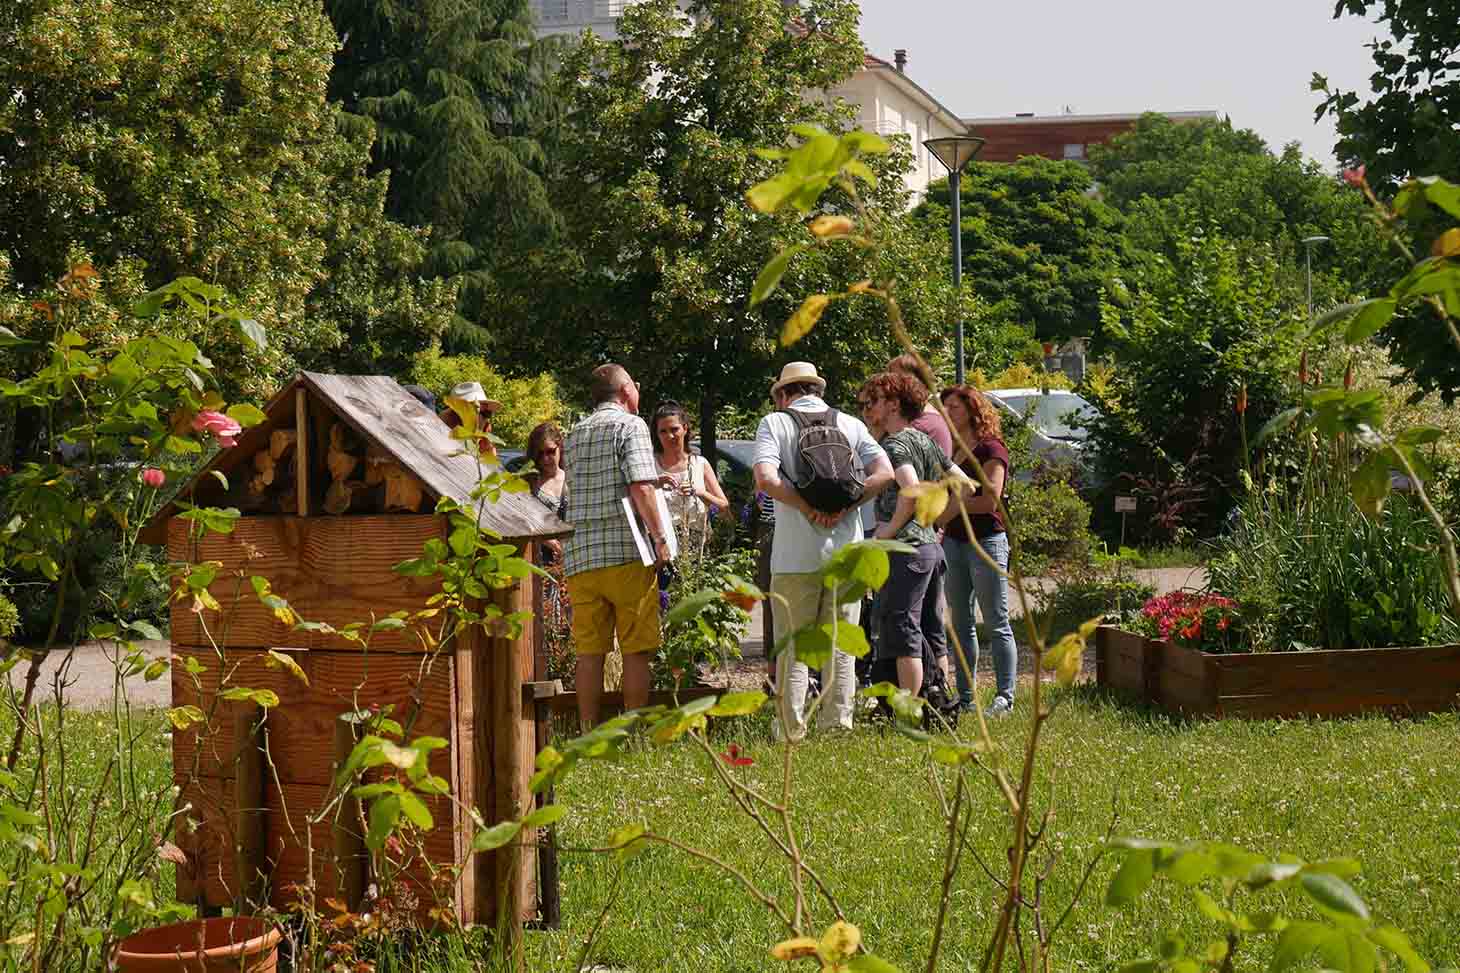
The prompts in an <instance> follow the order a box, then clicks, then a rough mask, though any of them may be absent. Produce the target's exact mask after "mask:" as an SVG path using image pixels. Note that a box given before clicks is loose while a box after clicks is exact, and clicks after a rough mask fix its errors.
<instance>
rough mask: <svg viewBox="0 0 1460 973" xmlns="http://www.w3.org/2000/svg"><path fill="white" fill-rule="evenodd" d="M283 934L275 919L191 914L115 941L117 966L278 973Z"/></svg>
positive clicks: (179, 972)
mask: <svg viewBox="0 0 1460 973" xmlns="http://www.w3.org/2000/svg"><path fill="white" fill-rule="evenodd" d="M280 938H281V936H280V934H279V930H278V929H276V928H274V926H273V924H272V923H270V922H269V921H268V920H266V919H260V918H257V917H255V916H238V917H233V916H221V917H218V918H215V919H193V920H191V921H190V922H179V923H175V924H174V925H171V926H159V927H158V928H156V929H145V930H143V931H142V932H139V933H134V934H133V935H131V936H128V937H127V938H126V939H123V940H122V941H121V942H120V943H118V944H117V951H116V957H115V960H116V969H117V970H120V971H122V973H215V971H216V973H225V971H228V973H240V971H242V973H274V971H275V970H276V969H277V968H278V964H279V939H280ZM200 941H201V946H202V948H201V949H199V945H200Z"/></svg>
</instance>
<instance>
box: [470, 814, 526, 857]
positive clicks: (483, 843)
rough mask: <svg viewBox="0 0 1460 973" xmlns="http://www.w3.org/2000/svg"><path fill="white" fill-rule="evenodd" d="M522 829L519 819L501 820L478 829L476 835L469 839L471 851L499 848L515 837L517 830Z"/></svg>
mask: <svg viewBox="0 0 1460 973" xmlns="http://www.w3.org/2000/svg"><path fill="white" fill-rule="evenodd" d="M521 830H522V822H520V821H503V822H501V823H500V824H494V825H492V826H491V827H490V828H487V829H486V830H484V831H478V832H477V833H476V837H474V838H472V840H471V850H472V851H492V850H493V849H495V848H501V847H502V846H503V845H505V844H507V843H508V842H510V841H511V840H512V839H513V838H515V837H517V832H518V831H521Z"/></svg>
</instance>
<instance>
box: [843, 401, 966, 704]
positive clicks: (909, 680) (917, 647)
mask: <svg viewBox="0 0 1460 973" xmlns="http://www.w3.org/2000/svg"><path fill="white" fill-rule="evenodd" d="M927 401H928V390H927V388H926V387H924V386H923V384H922V382H919V381H918V380H917V379H915V378H913V377H911V376H909V375H903V374H901V373H898V372H882V373H880V374H878V375H873V376H872V377H871V378H869V379H868V380H867V382H866V384H864V385H863V386H862V388H861V390H860V391H859V392H858V393H857V404H858V405H859V406H861V409H862V419H863V420H864V421H865V422H866V423H867V427H868V428H869V429H871V430H872V435H874V436H876V437H877V438H878V445H879V446H881V447H882V449H883V450H884V451H885V452H886V453H887V459H888V460H889V461H890V462H891V463H892V472H893V476H894V479H895V481H896V484H897V489H895V490H884V491H883V492H882V493H880V494H878V495H877V499H876V513H877V537H879V538H882V539H884V540H898V541H902V542H903V543H904V544H908V545H910V546H911V547H912V549H913V550H912V553H910V554H904V553H894V554H891V555H889V556H888V561H889V562H890V570H889V572H888V575H887V581H886V583H885V584H883V586H882V589H881V591H879V592H878V593H877V605H878V610H879V611H878V614H879V622H880V630H881V639H880V642H879V645H878V648H877V655H878V658H879V659H882V658H892V659H896V660H897V663H896V664H897V684H898V685H899V686H900V687H901V688H903V689H906V690H907V691H908V692H911V693H913V694H917V693H918V692H920V691H921V690H922V688H923V679H924V676H925V673H924V672H923V657H924V654H923V646H924V643H926V644H927V647H928V649H929V653H930V657H931V658H934V659H941V658H942V656H944V655H945V654H946V653H947V651H948V648H947V645H948V643H947V640H946V638H945V636H944V634H943V616H942V610H941V606H940V603H941V602H942V594H943V592H942V587H943V586H942V577H943V572H942V567H943V565H942V561H943V551H942V549H941V548H939V546H938V534H937V531H936V530H934V529H933V527H932V525H931V524H926V525H925V524H920V523H918V522H917V520H916V519H915V518H914V517H913V512H914V509H915V507H916V501H915V500H914V497H913V495H912V494H911V493H904V492H902V491H904V490H909V489H910V488H912V487H916V486H917V485H918V484H919V483H926V482H936V481H938V480H941V479H943V477H944V476H945V475H946V474H947V473H948V472H949V470H951V469H952V467H953V464H952V462H951V461H950V460H949V459H948V457H947V456H946V455H944V453H943V450H942V449H940V448H939V447H938V444H937V443H935V442H934V441H933V440H932V439H930V438H929V437H928V435H927V434H926V433H924V432H922V431H920V430H918V429H915V428H914V427H913V424H912V423H913V420H914V419H916V418H917V417H918V416H920V415H922V412H923V406H924V405H926V404H927ZM938 664H939V665H941V664H942V663H941V662H939V663H938Z"/></svg>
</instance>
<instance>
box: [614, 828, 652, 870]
mask: <svg viewBox="0 0 1460 973" xmlns="http://www.w3.org/2000/svg"><path fill="white" fill-rule="evenodd" d="M643 836H644V826H643V825H642V824H625V825H623V826H622V827H618V828H615V829H614V830H613V831H612V832H611V833H610V834H609V836H608V847H609V848H612V849H614V858H616V859H617V860H618V861H620V862H626V861H628V860H629V859H630V858H633V857H634V856H635V855H637V854H639V853H640V852H641V851H643V850H644V849H645V848H647V847H648V845H649V843H648V842H647V841H645V840H644V837H643Z"/></svg>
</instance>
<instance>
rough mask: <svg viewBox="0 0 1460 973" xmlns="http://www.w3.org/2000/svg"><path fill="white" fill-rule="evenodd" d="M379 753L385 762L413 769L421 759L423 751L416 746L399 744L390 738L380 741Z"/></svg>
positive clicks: (405, 768)
mask: <svg viewBox="0 0 1460 973" xmlns="http://www.w3.org/2000/svg"><path fill="white" fill-rule="evenodd" d="M379 753H380V756H381V757H383V758H384V762H386V763H389V764H391V765H392V766H395V767H399V768H400V769H401V770H409V769H411V768H412V767H414V766H415V765H416V761H417V760H420V759H421V751H419V750H417V749H416V748H415V747H402V746H397V745H396V744H394V743H391V742H390V741H389V740H381V741H380V748H379Z"/></svg>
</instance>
